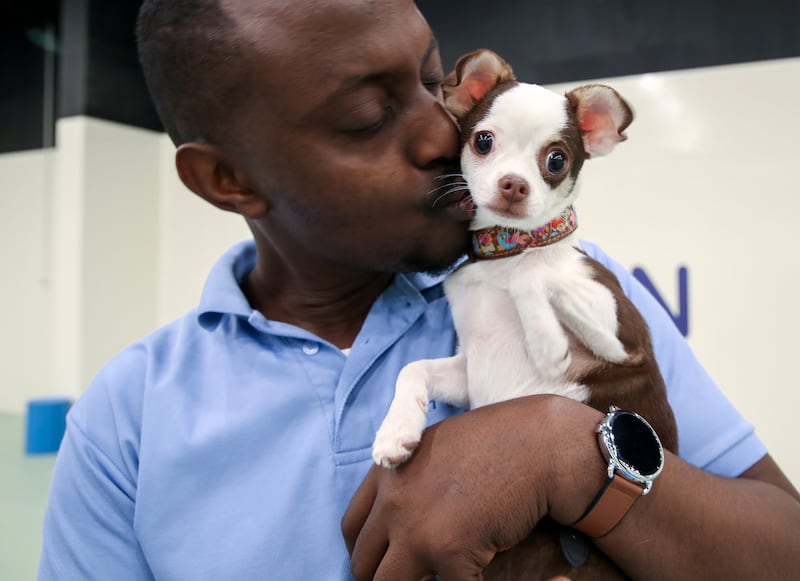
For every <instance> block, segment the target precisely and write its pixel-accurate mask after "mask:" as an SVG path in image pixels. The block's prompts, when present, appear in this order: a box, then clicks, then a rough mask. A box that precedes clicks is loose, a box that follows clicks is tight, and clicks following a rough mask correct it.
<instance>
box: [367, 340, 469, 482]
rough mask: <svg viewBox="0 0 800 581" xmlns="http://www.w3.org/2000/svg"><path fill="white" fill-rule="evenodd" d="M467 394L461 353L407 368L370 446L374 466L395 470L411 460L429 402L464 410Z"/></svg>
mask: <svg viewBox="0 0 800 581" xmlns="http://www.w3.org/2000/svg"><path fill="white" fill-rule="evenodd" d="M467 393H468V391H467V359H466V357H465V356H464V355H463V353H459V354H457V355H454V356H453V357H445V358H442V359H422V360H420V361H414V362H413V363H409V364H408V365H406V366H405V367H404V368H403V369H402V370H401V371H400V375H398V377H397V384H396V386H395V392H394V399H393V400H392V405H391V406H390V407H389V412H388V413H387V414H386V417H385V418H384V420H383V423H382V424H381V427H380V428H379V429H378V433H377V434H376V436H375V442H374V443H373V445H372V458H373V459H374V460H375V463H376V464H380V465H381V466H384V467H386V468H394V467H395V466H397V465H398V464H401V463H402V462H404V461H405V460H407V459H408V457H409V456H411V454H412V452H413V451H414V449H415V448H416V447H417V445H418V444H419V440H420V438H421V437H422V430H424V429H425V417H426V414H427V412H428V403H429V401H430V400H431V399H435V400H439V401H442V402H446V403H449V404H452V405H454V406H456V407H464V408H466V407H468V405H469V397H468V395H467Z"/></svg>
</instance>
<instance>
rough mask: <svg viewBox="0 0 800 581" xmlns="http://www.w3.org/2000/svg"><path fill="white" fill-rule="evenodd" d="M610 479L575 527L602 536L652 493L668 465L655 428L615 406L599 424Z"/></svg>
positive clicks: (601, 444)
mask: <svg viewBox="0 0 800 581" xmlns="http://www.w3.org/2000/svg"><path fill="white" fill-rule="evenodd" d="M597 440H598V442H599V443H600V451H601V452H602V454H603V457H604V458H605V459H606V461H607V462H608V480H607V481H606V483H605V485H604V486H603V488H602V489H601V490H600V493H599V494H598V495H597V496H596V497H595V499H594V500H593V501H592V503H591V504H590V505H589V508H587V509H586V512H584V513H583V516H581V518H579V519H578V520H577V521H576V522H575V523H573V524H572V525H570V526H572V528H574V529H577V530H579V531H581V532H582V533H585V534H587V535H589V536H590V537H601V536H603V535H605V534H606V533H608V532H609V531H611V529H613V528H614V527H615V526H616V525H617V524H618V523H619V521H621V520H622V517H624V516H625V515H626V514H627V512H628V511H629V510H630V509H631V507H632V506H633V503H634V502H636V499H637V498H639V497H640V496H644V495H645V494H647V493H648V492H650V488H651V487H652V486H653V481H654V480H655V479H656V477H657V476H658V475H659V474H660V473H661V469H662V468H663V467H664V449H663V448H662V446H661V440H659V438H658V434H656V432H655V430H654V429H653V427H652V426H651V425H650V424H649V423H648V422H647V420H645V419H644V418H643V417H642V416H640V415H639V414H637V413H635V412H631V411H624V410H620V409H617V408H616V407H615V406H611V408H610V409H609V411H608V414H606V417H605V418H604V419H603V421H602V422H600V424H599V425H598V426H597Z"/></svg>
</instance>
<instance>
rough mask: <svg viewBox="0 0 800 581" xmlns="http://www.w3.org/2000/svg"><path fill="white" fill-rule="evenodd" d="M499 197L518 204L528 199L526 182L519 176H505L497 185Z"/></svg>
mask: <svg viewBox="0 0 800 581" xmlns="http://www.w3.org/2000/svg"><path fill="white" fill-rule="evenodd" d="M498 186H499V188H500V195H501V196H503V198H505V199H506V200H508V201H509V202H520V201H522V200H524V199H525V198H527V197H528V194H529V193H530V191H531V188H530V186H529V185H528V182H527V181H525V180H524V179H522V178H521V177H519V176H510V175H509V176H505V177H502V178H500V182H499V183H498Z"/></svg>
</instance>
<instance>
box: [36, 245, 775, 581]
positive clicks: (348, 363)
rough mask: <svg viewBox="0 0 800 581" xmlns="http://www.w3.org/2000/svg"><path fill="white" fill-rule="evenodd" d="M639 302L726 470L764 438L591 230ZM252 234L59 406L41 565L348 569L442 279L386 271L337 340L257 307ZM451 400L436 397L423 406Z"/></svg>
mask: <svg viewBox="0 0 800 581" xmlns="http://www.w3.org/2000/svg"><path fill="white" fill-rule="evenodd" d="M584 247H585V248H586V250H587V252H588V253H589V254H590V255H592V256H594V257H596V258H598V259H599V260H600V261H601V262H603V263H604V264H606V265H607V266H609V267H610V268H611V269H612V270H613V271H614V272H615V274H616V275H617V276H618V277H619V278H620V280H621V283H622V286H623V289H624V290H625V291H626V293H627V294H628V295H629V296H631V298H632V299H633V300H634V302H635V303H636V305H637V306H638V307H639V309H640V310H641V311H642V312H643V314H644V315H645V317H646V318H647V320H648V322H649V324H650V328H651V330H652V334H653V343H654V347H655V349H656V353H657V356H658V359H659V363H660V365H661V369H662V372H663V373H664V376H665V379H666V381H667V384H668V386H669V390H670V391H669V393H670V400H671V402H672V405H673V406H674V407H675V411H676V416H677V419H678V424H679V433H680V447H681V455H682V456H683V457H684V458H685V459H686V460H687V461H689V462H691V463H693V464H695V465H698V466H701V467H703V468H705V469H707V470H710V471H712V472H715V473H718V474H723V475H727V476H736V475H738V474H740V473H741V472H743V471H744V470H746V469H747V468H749V467H750V466H751V465H752V464H753V463H754V462H756V461H757V460H758V459H760V458H761V457H762V456H763V455H764V454H765V453H766V450H765V448H764V446H763V444H762V443H761V441H760V440H759V439H758V438H757V437H756V435H755V434H754V431H753V427H752V426H751V425H750V424H749V423H748V422H747V421H745V420H744V419H743V418H742V417H741V416H740V415H739V413H738V412H737V411H736V410H735V409H734V408H733V407H732V406H731V404H730V403H729V402H728V400H727V399H726V398H725V397H724V396H723V395H722V394H721V393H720V391H719V390H718V389H717V387H716V386H715V385H714V383H713V382H712V381H711V379H710V378H709V377H708V375H707V374H706V373H705V371H704V370H703V369H702V367H700V365H699V364H698V363H697V361H696V360H695V358H694V356H693V355H692V353H691V352H690V350H689V348H688V346H687V345H686V343H685V341H684V340H683V338H682V337H681V335H680V333H679V332H678V331H677V329H676V328H675V326H674V325H673V323H672V321H671V319H670V318H669V317H668V316H667V314H666V313H665V312H664V311H663V309H662V308H661V307H660V306H659V305H658V303H656V301H655V300H653V298H652V297H651V296H650V295H649V294H648V293H647V291H646V290H644V288H643V287H641V286H640V285H639V283H638V282H637V281H636V280H635V279H633V278H632V277H631V276H629V275H628V273H627V272H626V271H625V270H624V269H623V268H622V267H621V266H620V265H618V264H616V263H613V262H611V261H610V259H609V258H608V257H607V256H605V255H604V254H603V253H602V252H601V251H600V250H599V249H598V248H597V247H596V246H594V245H591V244H584ZM254 264H255V247H254V245H253V243H252V242H250V241H248V242H244V243H241V244H239V245H237V246H235V247H234V248H232V249H231V250H230V251H228V252H227V253H226V254H225V255H224V256H223V257H222V258H221V259H220V261H219V262H218V263H217V264H216V265H215V266H214V268H213V270H212V272H211V274H210V276H209V278H208V281H207V283H206V287H205V289H204V291H203V296H202V299H201V302H200V305H199V306H198V307H197V308H196V309H194V310H193V311H191V312H189V313H188V314H187V315H186V316H184V317H183V318H181V319H179V320H178V321H175V322H174V323H172V324H170V325H168V326H166V327H164V328H162V329H160V330H158V331H156V332H155V333H153V334H152V335H150V336H148V337H147V338H145V339H143V340H142V341H139V342H138V343H135V344H134V345H132V346H130V347H129V348H127V349H126V350H125V351H123V352H122V353H121V354H119V355H118V356H117V357H115V358H114V359H113V360H111V361H110V362H109V363H108V364H107V365H106V366H105V367H104V368H103V369H102V370H101V371H100V372H99V373H98V375H97V377H96V378H95V379H94V380H93V382H92V384H91V385H90V386H89V388H88V389H87V390H86V392H85V393H84V394H83V395H82V396H81V398H80V399H79V401H78V402H77V403H76V404H75V405H74V406H73V408H72V410H71V411H70V414H69V419H68V428H67V434H66V436H65V438H64V441H63V443H62V446H61V450H60V452H59V455H58V459H57V462H56V467H55V471H54V475H53V482H52V486H51V491H50V500H49V503H48V507H47V513H46V517H45V529H44V548H43V552H42V560H41V568H40V574H39V578H40V579H47V580H50V579H58V580H71V579H75V580H81V581H85V580H89V579H100V580H106V579H113V580H114V581H124V580H140V579H158V580H164V581H166V580H175V581H188V580H192V581H199V580H203V579H208V580H214V581H221V580H250V579H270V580H284V579H285V580H292V581H296V580H299V579H314V580H324V579H332V580H340V579H350V578H351V577H350V574H349V565H348V556H347V551H346V549H345V546H344V542H343V540H342V537H341V533H340V520H341V517H342V514H343V513H344V510H345V508H346V506H347V504H348V502H349V500H350V498H351V496H352V494H353V492H354V491H355V489H356V488H357V487H358V485H359V483H360V482H361V480H362V478H363V477H364V475H365V474H366V472H367V470H368V469H369V467H370V465H371V462H372V460H371V453H370V447H371V444H372V439H373V437H374V435H375V431H376V430H377V428H378V426H379V425H380V422H381V421H382V419H383V416H384V414H385V412H386V410H387V409H388V406H389V403H390V401H391V399H392V395H393V390H394V381H395V378H396V375H397V373H398V371H399V370H400V369H401V368H402V366H403V365H405V364H406V363H408V362H410V361H413V360H415V359H420V358H430V357H444V356H449V355H451V354H452V353H453V352H454V349H455V347H456V337H455V334H454V330H453V326H452V321H451V318H450V312H449V309H448V305H447V301H446V299H445V298H444V296H443V293H442V286H441V279H440V278H434V277H430V276H426V275H420V274H416V275H397V276H396V277H395V280H394V282H393V283H392V284H391V286H390V287H389V288H388V289H387V290H386V291H385V292H384V293H383V294H382V295H381V296H380V298H379V299H378V300H377V301H376V303H375V304H374V305H373V307H372V309H371V311H370V313H369V315H368V316H367V319H366V321H365V323H364V326H363V329H362V330H361V332H360V333H359V335H358V337H357V339H356V341H355V343H354V345H353V347H352V350H351V352H350V354H349V356H347V355H345V354H344V353H342V352H341V351H340V350H339V349H338V348H336V347H335V346H333V345H331V344H329V343H328V342H326V341H324V340H322V339H320V338H319V337H316V336H315V335H313V334H311V333H308V332H306V331H304V330H302V329H299V328H297V327H294V326H292V325H288V324H285V323H280V322H275V321H268V320H266V319H265V318H264V317H263V316H262V315H261V314H260V313H259V312H256V311H254V310H253V309H252V308H251V307H250V306H249V304H248V303H247V300H246V298H245V296H244V295H243V293H242V291H241V290H240V288H239V284H238V281H239V280H241V279H242V277H243V276H244V275H245V274H246V273H247V272H248V271H249V270H250V269H252V267H253V265H254ZM457 411H458V410H455V409H453V408H451V407H449V406H447V405H443V404H440V403H439V404H437V403H436V402H434V403H433V404H432V409H431V410H430V413H429V418H430V422H436V421H439V420H441V419H443V418H445V417H447V416H449V415H452V414H453V413H457Z"/></svg>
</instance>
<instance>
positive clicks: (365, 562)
mask: <svg viewBox="0 0 800 581" xmlns="http://www.w3.org/2000/svg"><path fill="white" fill-rule="evenodd" d="M374 522H375V521H374V519H373V520H367V522H366V523H364V527H363V528H362V529H361V532H360V533H359V535H358V538H357V539H356V541H355V545H354V546H353V549H352V551H351V552H350V554H351V558H350V571H351V573H352V574H353V577H355V578H356V580H357V581H362V580H363V581H369V580H370V579H373V578H375V572H376V571H377V570H378V568H379V567H380V565H381V562H382V561H383V560H384V559H385V556H386V553H387V552H388V550H389V537H388V536H387V534H386V531H385V530H383V529H382V530H373V529H374V528H375V526H374V525H373V526H370V525H371V524H372V523H374Z"/></svg>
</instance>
